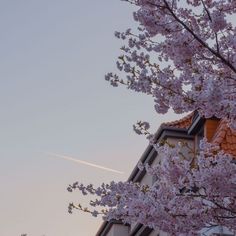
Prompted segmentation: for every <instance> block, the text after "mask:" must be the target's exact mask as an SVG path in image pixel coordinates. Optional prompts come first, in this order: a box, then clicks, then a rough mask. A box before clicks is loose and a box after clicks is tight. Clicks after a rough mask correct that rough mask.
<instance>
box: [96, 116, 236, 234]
mask: <svg viewBox="0 0 236 236" xmlns="http://www.w3.org/2000/svg"><path fill="white" fill-rule="evenodd" d="M203 137H205V138H206V139H207V140H208V142H212V143H214V144H217V145H219V146H220V148H221V149H223V150H224V151H225V152H227V153H229V154H232V155H234V156H236V132H233V131H231V130H230V128H229V127H228V125H227V122H226V120H224V119H221V120H220V119H217V118H211V119H204V118H202V117H200V116H199V114H198V113H197V112H193V113H191V114H189V115H187V116H185V117H184V118H182V119H180V120H177V121H173V122H168V123H163V124H162V125H161V126H160V128H159V129H158V130H157V132H156V134H155V140H156V142H163V141H167V142H168V143H171V144H176V143H177V142H184V143H186V144H187V145H188V147H191V148H192V149H193V150H194V152H197V150H198V147H199V142H200V140H201V139H202V138H203ZM185 149H186V150H185ZM188 150H189V149H188ZM188 150H187V148H186V147H185V146H183V150H181V151H182V152H183V153H186V154H188V156H189V158H194V156H195V153H194V152H193V153H192V154H189V151H188ZM191 155H192V156H191ZM161 158H162V156H161V154H158V153H157V152H156V150H155V149H154V147H153V146H152V145H149V146H148V147H147V148H146V150H145V151H144V153H143V155H142V156H141V158H140V161H141V162H142V163H144V164H146V163H147V164H149V165H156V164H158V163H159V162H160V160H161ZM128 181H133V182H139V183H141V184H148V185H152V184H153V183H154V182H155V180H154V179H153V178H152V177H151V176H150V175H147V174H146V171H145V170H142V171H141V170H139V168H138V166H137V165H136V167H135V168H134V169H133V171H132V173H131V175H130V177H129V178H128ZM208 233H211V234H212V233H214V235H225V236H226V235H232V234H230V233H229V232H228V231H227V230H226V229H223V228H222V227H219V228H217V229H214V232H208ZM205 235H209V234H205ZM96 236H168V234H167V233H165V232H162V231H157V230H153V229H150V228H148V227H145V226H143V225H142V224H139V223H134V224H131V225H124V224H123V223H122V222H120V221H116V220H114V221H110V222H103V224H102V225H101V227H100V229H99V230H98V232H97V234H96Z"/></svg>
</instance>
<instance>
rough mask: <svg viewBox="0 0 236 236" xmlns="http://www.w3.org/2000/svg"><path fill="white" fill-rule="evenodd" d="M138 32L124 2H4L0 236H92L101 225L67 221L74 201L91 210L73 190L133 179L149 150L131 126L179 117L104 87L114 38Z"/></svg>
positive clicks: (78, 218)
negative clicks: (80, 184) (80, 183)
mask: <svg viewBox="0 0 236 236" xmlns="http://www.w3.org/2000/svg"><path fill="white" fill-rule="evenodd" d="M133 26H134V22H133V19H132V8H131V6H130V5H129V4H127V3H124V2H121V1H119V0H100V1H82V0H69V1H65V0H40V1H37V0H22V1H17V0H2V1H0V35H1V37H0V76H1V77H0V79H1V86H0V107H1V116H0V130H1V135H0V175H1V178H0V186H1V201H0V222H1V223H0V224H1V226H0V235H4V236H13V235H16V236H18V235H20V234H21V233H28V235H29V236H42V235H46V236H55V235H57V236H75V235H83V236H92V235H94V234H95V232H96V231H97V229H98V227H99V225H100V223H101V219H94V218H91V217H90V216H87V215H85V214H82V213H75V214H73V215H69V214H67V205H68V203H69V202H71V201H73V200H74V201H76V200H78V201H81V202H82V203H86V199H83V198H80V196H79V195H78V194H77V193H74V194H69V193H68V192H67V191H66V187H67V185H68V184H70V183H73V182H74V181H77V180H79V181H83V182H85V183H94V184H95V185H98V184H100V183H102V182H109V181H111V180H125V179H127V177H128V176H129V174H130V172H131V171H132V169H133V167H134V165H135V164H136V162H137V161H138V159H139V157H140V156H141V154H142V152H143V151H144V149H145V147H146V146H147V142H146V141H145V139H144V138H143V137H140V136H137V135H136V134H134V132H133V131H132V124H133V123H135V122H136V121H137V120H149V121H150V122H151V124H152V125H153V127H154V128H155V129H156V128H158V126H159V125H160V123H161V122H162V121H164V120H171V119H174V116H173V115H167V116H157V114H156V113H155V112H154V109H153V102H152V99H151V98H149V97H145V96H144V95H140V94H135V93H133V92H130V91H128V90H126V89H125V88H118V89H115V88H112V87H111V86H109V84H108V83H107V82H106V81H105V80H104V75H105V73H107V72H109V71H114V70H115V69H116V68H115V60H116V57H117V56H118V55H119V48H120V47H121V45H122V42H120V41H119V40H117V39H116V38H115V37H114V36H113V35H114V31H115V30H125V29H126V28H128V27H133ZM175 118H176V116H175ZM47 152H53V153H58V154H60V155H68V156H72V157H74V158H78V159H81V160H84V161H88V162H92V163H95V164H97V165H102V166H106V167H109V168H112V169H117V170H121V171H123V172H124V174H123V175H120V174H116V173H112V172H108V171H105V170H100V169H96V168H93V167H89V166H84V165H81V164H79V163H74V162H71V161H69V160H63V159H59V158H56V157H52V156H50V155H48V154H47ZM79 199H80V200H79Z"/></svg>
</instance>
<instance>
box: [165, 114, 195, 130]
mask: <svg viewBox="0 0 236 236" xmlns="http://www.w3.org/2000/svg"><path fill="white" fill-rule="evenodd" d="M193 115H194V113H193V112H191V113H190V114H188V115H187V116H185V117H183V118H181V119H179V120H175V121H171V122H166V123H163V124H162V125H164V126H168V127H173V128H183V129H187V128H188V127H189V126H190V125H191V124H192V119H193Z"/></svg>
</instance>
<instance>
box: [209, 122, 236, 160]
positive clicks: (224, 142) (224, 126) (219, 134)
mask: <svg viewBox="0 0 236 236" xmlns="http://www.w3.org/2000/svg"><path fill="white" fill-rule="evenodd" d="M212 143H214V144H217V145H219V146H220V147H221V148H222V150H224V151H225V152H226V153H229V154H231V155H233V156H236V132H235V131H232V130H231V129H230V127H229V126H228V123H227V120H225V119H222V120H221V121H220V123H219V126H218V128H217V130H216V132H215V135H214V136H213V138H212Z"/></svg>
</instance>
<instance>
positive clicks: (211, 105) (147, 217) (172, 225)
mask: <svg viewBox="0 0 236 236" xmlns="http://www.w3.org/2000/svg"><path fill="white" fill-rule="evenodd" d="M124 1H125V2H128V3H130V4H133V5H135V6H136V11H135V12H134V14H133V16H134V20H135V21H136V22H137V23H138V27H137V29H132V30H131V29H128V30H126V31H125V32H116V33H115V36H116V37H117V38H119V39H121V40H123V41H124V42H125V45H124V46H123V47H122V48H121V51H122V54H121V55H120V56H119V57H118V61H117V67H118V69H119V70H120V72H119V74H117V73H108V74H107V75H106V77H105V79H106V80H108V81H110V83H111V85H113V86H115V87H116V86H118V85H124V86H126V87H127V88H128V89H131V90H134V91H136V92H142V93H145V94H147V95H151V96H152V97H153V99H154V106H155V110H156V111H157V113H159V114H165V113H167V112H168V110H169V109H173V110H174V112H175V113H178V114H180V113H184V112H189V111H198V113H199V114H200V115H201V116H203V117H205V118H210V117H213V116H214V117H217V118H220V119H221V118H224V119H227V121H228V124H229V126H230V128H231V129H236V27H235V26H234V24H233V14H235V13H236V1H235V0H217V1H216V0H181V1H180V0H124ZM148 128H149V124H148V123H147V122H139V123H138V125H136V126H134V129H135V131H136V132H137V133H138V134H146V135H148V138H149V139H150V140H151V141H153V139H152V137H153V136H152V135H150V134H149V133H148V131H147V130H148ZM152 144H153V145H154V147H155V148H156V151H157V152H162V153H164V158H163V159H162V161H161V163H160V164H159V165H157V166H155V167H150V166H145V167H144V166H142V165H140V168H146V171H147V173H149V174H150V175H152V176H155V177H156V178H157V181H156V183H155V184H154V185H153V186H146V185H140V184H138V183H132V182H118V183H115V182H111V183H110V184H102V185H101V186H100V187H98V188H95V187H94V186H93V185H92V184H91V185H88V186H85V185H83V184H82V183H78V182H76V183H74V184H72V185H70V186H69V187H68V191H70V192H72V191H74V190H76V189H77V190H79V191H81V192H82V193H83V194H84V195H87V194H91V195H94V196H96V197H97V198H96V199H95V200H94V201H91V202H90V207H92V208H94V209H91V208H85V207H83V206H81V205H80V204H78V205H76V204H74V203H71V204H70V205H69V212H72V210H73V209H75V208H76V209H79V210H82V211H85V212H88V213H91V214H92V215H93V216H97V215H99V214H102V215H103V216H104V217H105V219H107V220H111V219H119V220H122V221H123V222H125V223H131V222H139V223H141V224H143V225H145V226H149V227H150V228H154V229H161V230H163V231H165V232H168V233H169V234H170V235H198V233H199V231H200V230H201V229H204V228H205V229H207V228H212V227H216V226H219V225H221V226H225V227H227V228H228V229H230V230H231V231H232V232H234V233H236V164H235V161H234V157H232V156H230V155H228V154H226V153H224V152H223V151H221V150H220V149H219V147H217V146H214V145H213V144H209V143H207V142H206V140H203V141H202V142H201V147H200V152H199V154H198V155H197V156H196V159H195V163H194V164H193V161H188V160H187V159H183V156H182V155H180V146H178V145H177V146H175V147H171V146H169V145H168V144H165V145H158V144H155V143H153V142H152ZM98 209H100V210H98Z"/></svg>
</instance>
